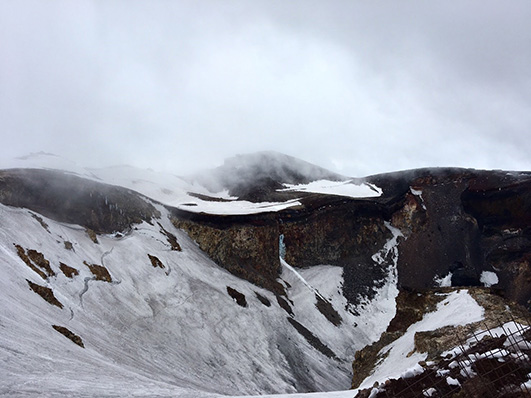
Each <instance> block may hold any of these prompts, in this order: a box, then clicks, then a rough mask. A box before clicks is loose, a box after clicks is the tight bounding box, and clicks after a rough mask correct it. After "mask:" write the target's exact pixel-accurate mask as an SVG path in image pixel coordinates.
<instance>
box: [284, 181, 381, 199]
mask: <svg viewBox="0 0 531 398" xmlns="http://www.w3.org/2000/svg"><path fill="white" fill-rule="evenodd" d="M284 186H286V188H285V189H279V191H294V192H311V193H320V194H325V195H338V196H348V197H351V198H373V197H379V196H381V195H382V193H383V191H382V189H381V188H379V187H377V186H376V185H374V184H370V183H368V182H364V183H361V184H356V183H355V182H353V180H347V181H329V180H318V181H312V182H310V183H309V184H298V185H294V184H284Z"/></svg>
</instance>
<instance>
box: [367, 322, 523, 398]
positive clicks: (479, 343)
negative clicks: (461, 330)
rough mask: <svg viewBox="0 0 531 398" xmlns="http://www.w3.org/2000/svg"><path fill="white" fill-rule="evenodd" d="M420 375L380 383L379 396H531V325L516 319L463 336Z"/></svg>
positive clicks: (402, 397)
mask: <svg viewBox="0 0 531 398" xmlns="http://www.w3.org/2000/svg"><path fill="white" fill-rule="evenodd" d="M456 337H457V339H458V341H459V346H458V348H457V349H456V350H454V355H451V356H450V357H448V359H442V360H441V361H439V362H438V363H437V365H432V366H430V365H429V364H427V366H425V370H424V372H423V373H422V374H420V375H417V376H415V377H411V378H401V379H399V380H394V381H391V382H388V383H386V384H385V385H384V386H382V388H381V389H379V390H380V391H379V392H378V394H377V395H376V396H377V397H388V398H391V397H392V398H417V397H418V398H420V397H433V398H445V397H470V398H476V397H478V398H501V397H504V398H519V397H531V381H529V379H531V325H530V324H529V322H527V323H526V324H522V321H520V320H519V322H516V321H515V320H514V319H512V320H511V321H509V322H501V321H499V322H498V324H497V325H495V326H493V327H487V326H486V325H485V329H484V330H481V331H478V332H475V333H474V334H472V335H471V336H470V335H469V336H467V337H466V338H463V337H462V336H459V335H457V336H456Z"/></svg>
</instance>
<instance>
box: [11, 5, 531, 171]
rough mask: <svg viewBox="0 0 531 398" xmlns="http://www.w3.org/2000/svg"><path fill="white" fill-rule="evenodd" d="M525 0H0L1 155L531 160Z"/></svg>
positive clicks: (334, 164) (342, 166) (179, 167)
mask: <svg viewBox="0 0 531 398" xmlns="http://www.w3.org/2000/svg"><path fill="white" fill-rule="evenodd" d="M529 20H531V4H530V3H529V2H527V1H523V0H515V1H512V2H510V3H507V4H503V5H502V4H500V3H499V2H495V1H491V0H488V1H459V2H457V1H456V2H435V3H434V2H429V3H427V2H421V1H412V2H407V3H397V2H391V1H384V2H377V3H376V2H366V1H326V2H325V1H304V2H303V1H291V2H285V1H284V2H281V1H265V0H264V1H253V2H249V1H243V0H242V1H224V2H219V1H205V0H202V1H178V2H170V1H157V2H148V1H113V2H107V1H82V0H80V1H77V2H69V1H54V2H46V4H45V3H43V2H39V1H27V0H21V1H17V2H12V1H9V0H0V52H1V54H2V57H1V58H0V134H1V136H2V138H3V141H4V142H5V145H3V146H2V149H0V156H2V157H10V156H17V155H23V154H25V153H28V152H32V151H33V152H35V151H40V150H44V151H47V152H53V153H58V154H60V155H63V156H66V157H69V158H71V159H73V160H76V161H78V162H79V163H81V164H87V165H108V164H116V163H128V164H132V165H137V166H140V167H152V168H154V169H159V170H169V171H173V172H177V173H188V172H190V171H193V170H195V169H199V168H205V167H213V166H216V165H218V164H221V163H222V161H223V159H224V158H226V157H229V156H231V155H234V154H236V153H245V152H250V151H259V150H276V151H280V152H284V153H287V154H289V155H292V156H296V157H300V158H302V159H304V160H307V161H310V162H313V163H316V164H319V165H321V166H323V167H328V168H330V169H332V170H333V171H336V172H339V173H342V174H348V175H355V176H362V175H366V174H371V173H377V172H382V171H392V170H397V169H405V168H413V167H424V166H445V165H447V166H464V167H476V168H507V169H527V170H529V169H531V160H529V156H528V154H529V153H530V152H531V144H530V143H529V140H528V137H529V126H530V125H531V112H529V109H531V72H530V68H529V65H531V28H529V23H528V21H529Z"/></svg>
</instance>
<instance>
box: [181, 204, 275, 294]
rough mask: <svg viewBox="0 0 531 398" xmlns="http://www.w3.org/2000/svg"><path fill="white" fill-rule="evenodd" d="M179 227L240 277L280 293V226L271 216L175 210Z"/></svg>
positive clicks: (219, 263) (220, 263) (221, 264)
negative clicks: (224, 214)
mask: <svg viewBox="0 0 531 398" xmlns="http://www.w3.org/2000/svg"><path fill="white" fill-rule="evenodd" d="M172 222H173V224H174V225H175V226H176V227H177V228H181V229H183V230H185V231H186V232H188V234H189V235H190V237H191V238H192V239H194V240H195V241H196V242H197V243H198V245H199V247H200V248H201V250H203V251H204V252H205V253H207V254H208V255H209V257H210V258H211V259H212V260H214V261H215V262H216V263H217V264H218V265H220V266H222V267H224V268H225V269H227V270H228V271H229V272H231V273H233V274H234V275H236V276H239V277H240V278H243V279H246V280H248V281H250V282H252V283H254V284H256V285H258V286H261V287H264V288H266V289H269V290H271V291H273V292H275V293H277V294H282V293H283V290H284V288H283V286H282V285H281V284H280V283H279V282H278V281H277V279H278V277H279V276H280V261H279V257H278V250H279V249H278V225H277V223H276V220H275V218H274V217H273V216H271V215H258V216H255V217H248V216H213V215H201V214H199V215H194V214H185V213H183V212H178V213H176V216H175V217H173V219H172Z"/></svg>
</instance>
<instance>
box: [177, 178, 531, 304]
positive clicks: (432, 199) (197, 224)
mask: <svg viewBox="0 0 531 398" xmlns="http://www.w3.org/2000/svg"><path fill="white" fill-rule="evenodd" d="M368 181H370V182H371V183H374V184H376V185H378V186H380V187H382V189H383V191H384V194H383V195H382V196H381V197H379V198H371V199H348V198H344V197H339V196H330V195H318V194H314V195H307V196H305V197H303V198H302V199H301V203H302V205H301V206H297V207H294V208H290V209H286V210H283V211H280V212H277V213H268V214H261V215H248V216H238V217H223V216H211V215H206V214H202V215H189V214H185V213H183V212H174V219H175V221H174V223H175V225H177V226H179V227H180V228H183V229H185V230H186V231H188V232H189V234H190V235H191V236H192V238H194V239H196V240H197V242H198V243H199V245H200V247H201V248H202V249H203V250H204V251H205V252H206V253H208V254H209V255H210V256H211V257H212V258H213V259H214V260H215V261H216V262H218V264H220V265H222V266H224V267H225V268H227V269H228V270H229V271H231V272H235V273H236V274H237V275H239V276H242V277H243V278H245V279H248V280H250V281H251V282H253V283H257V284H259V285H260V286H265V287H269V288H270V289H272V290H273V291H276V292H277V293H278V292H279V290H278V289H279V286H278V285H277V283H276V280H277V278H278V276H279V275H280V266H279V261H278V256H279V239H281V240H282V243H283V245H285V247H284V248H282V250H285V254H284V256H285V257H284V258H285V260H286V261H287V262H288V263H289V264H291V265H292V266H296V267H301V268H304V267H310V266H312V265H318V264H330V265H337V266H341V267H343V277H344V280H345V282H344V286H343V289H344V292H343V293H344V295H345V296H346V297H347V298H348V300H349V302H351V303H354V304H355V303H357V302H358V301H359V299H360V298H363V297H367V298H370V297H371V296H372V294H373V293H374V287H377V286H379V285H380V284H381V281H382V280H383V279H384V278H385V276H386V275H387V272H388V266H389V264H388V263H385V262H384V263H382V264H377V263H375V261H374V260H373V258H372V256H373V255H374V254H376V253H377V252H378V251H379V250H380V249H381V248H382V247H383V246H384V245H385V243H386V241H387V240H388V239H389V238H390V236H391V233H390V231H389V229H388V228H387V227H386V225H385V223H386V222H389V223H390V224H389V225H391V226H393V227H395V228H398V229H399V230H400V231H401V232H402V234H403V237H402V238H400V244H399V246H398V251H399V256H398V263H397V271H398V287H399V288H400V289H402V290H404V289H405V290H423V289H429V288H431V287H434V286H436V285H437V282H436V280H437V279H439V280H440V279H442V278H444V277H448V278H449V279H451V284H452V285H453V286H479V285H481V284H482V274H483V272H484V271H488V272H494V273H496V275H497V277H498V279H499V282H498V284H497V285H496V286H495V287H496V288H499V289H500V291H501V292H503V293H504V294H505V295H506V296H507V298H509V299H511V300H515V301H517V302H519V303H520V304H524V305H527V306H529V300H530V299H531V288H530V287H529V286H530V284H529V282H530V281H531V271H530V263H529V261H530V259H531V219H530V217H531V216H530V214H531V212H530V211H529V210H531V209H530V207H531V174H529V173H507V172H501V171H499V172H498V171H491V172H489V171H477V170H466V169H421V170H414V171H410V172H401V173H400V172H399V173H392V174H386V175H378V176H373V177H369V178H368ZM262 194H263V192H262Z"/></svg>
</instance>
